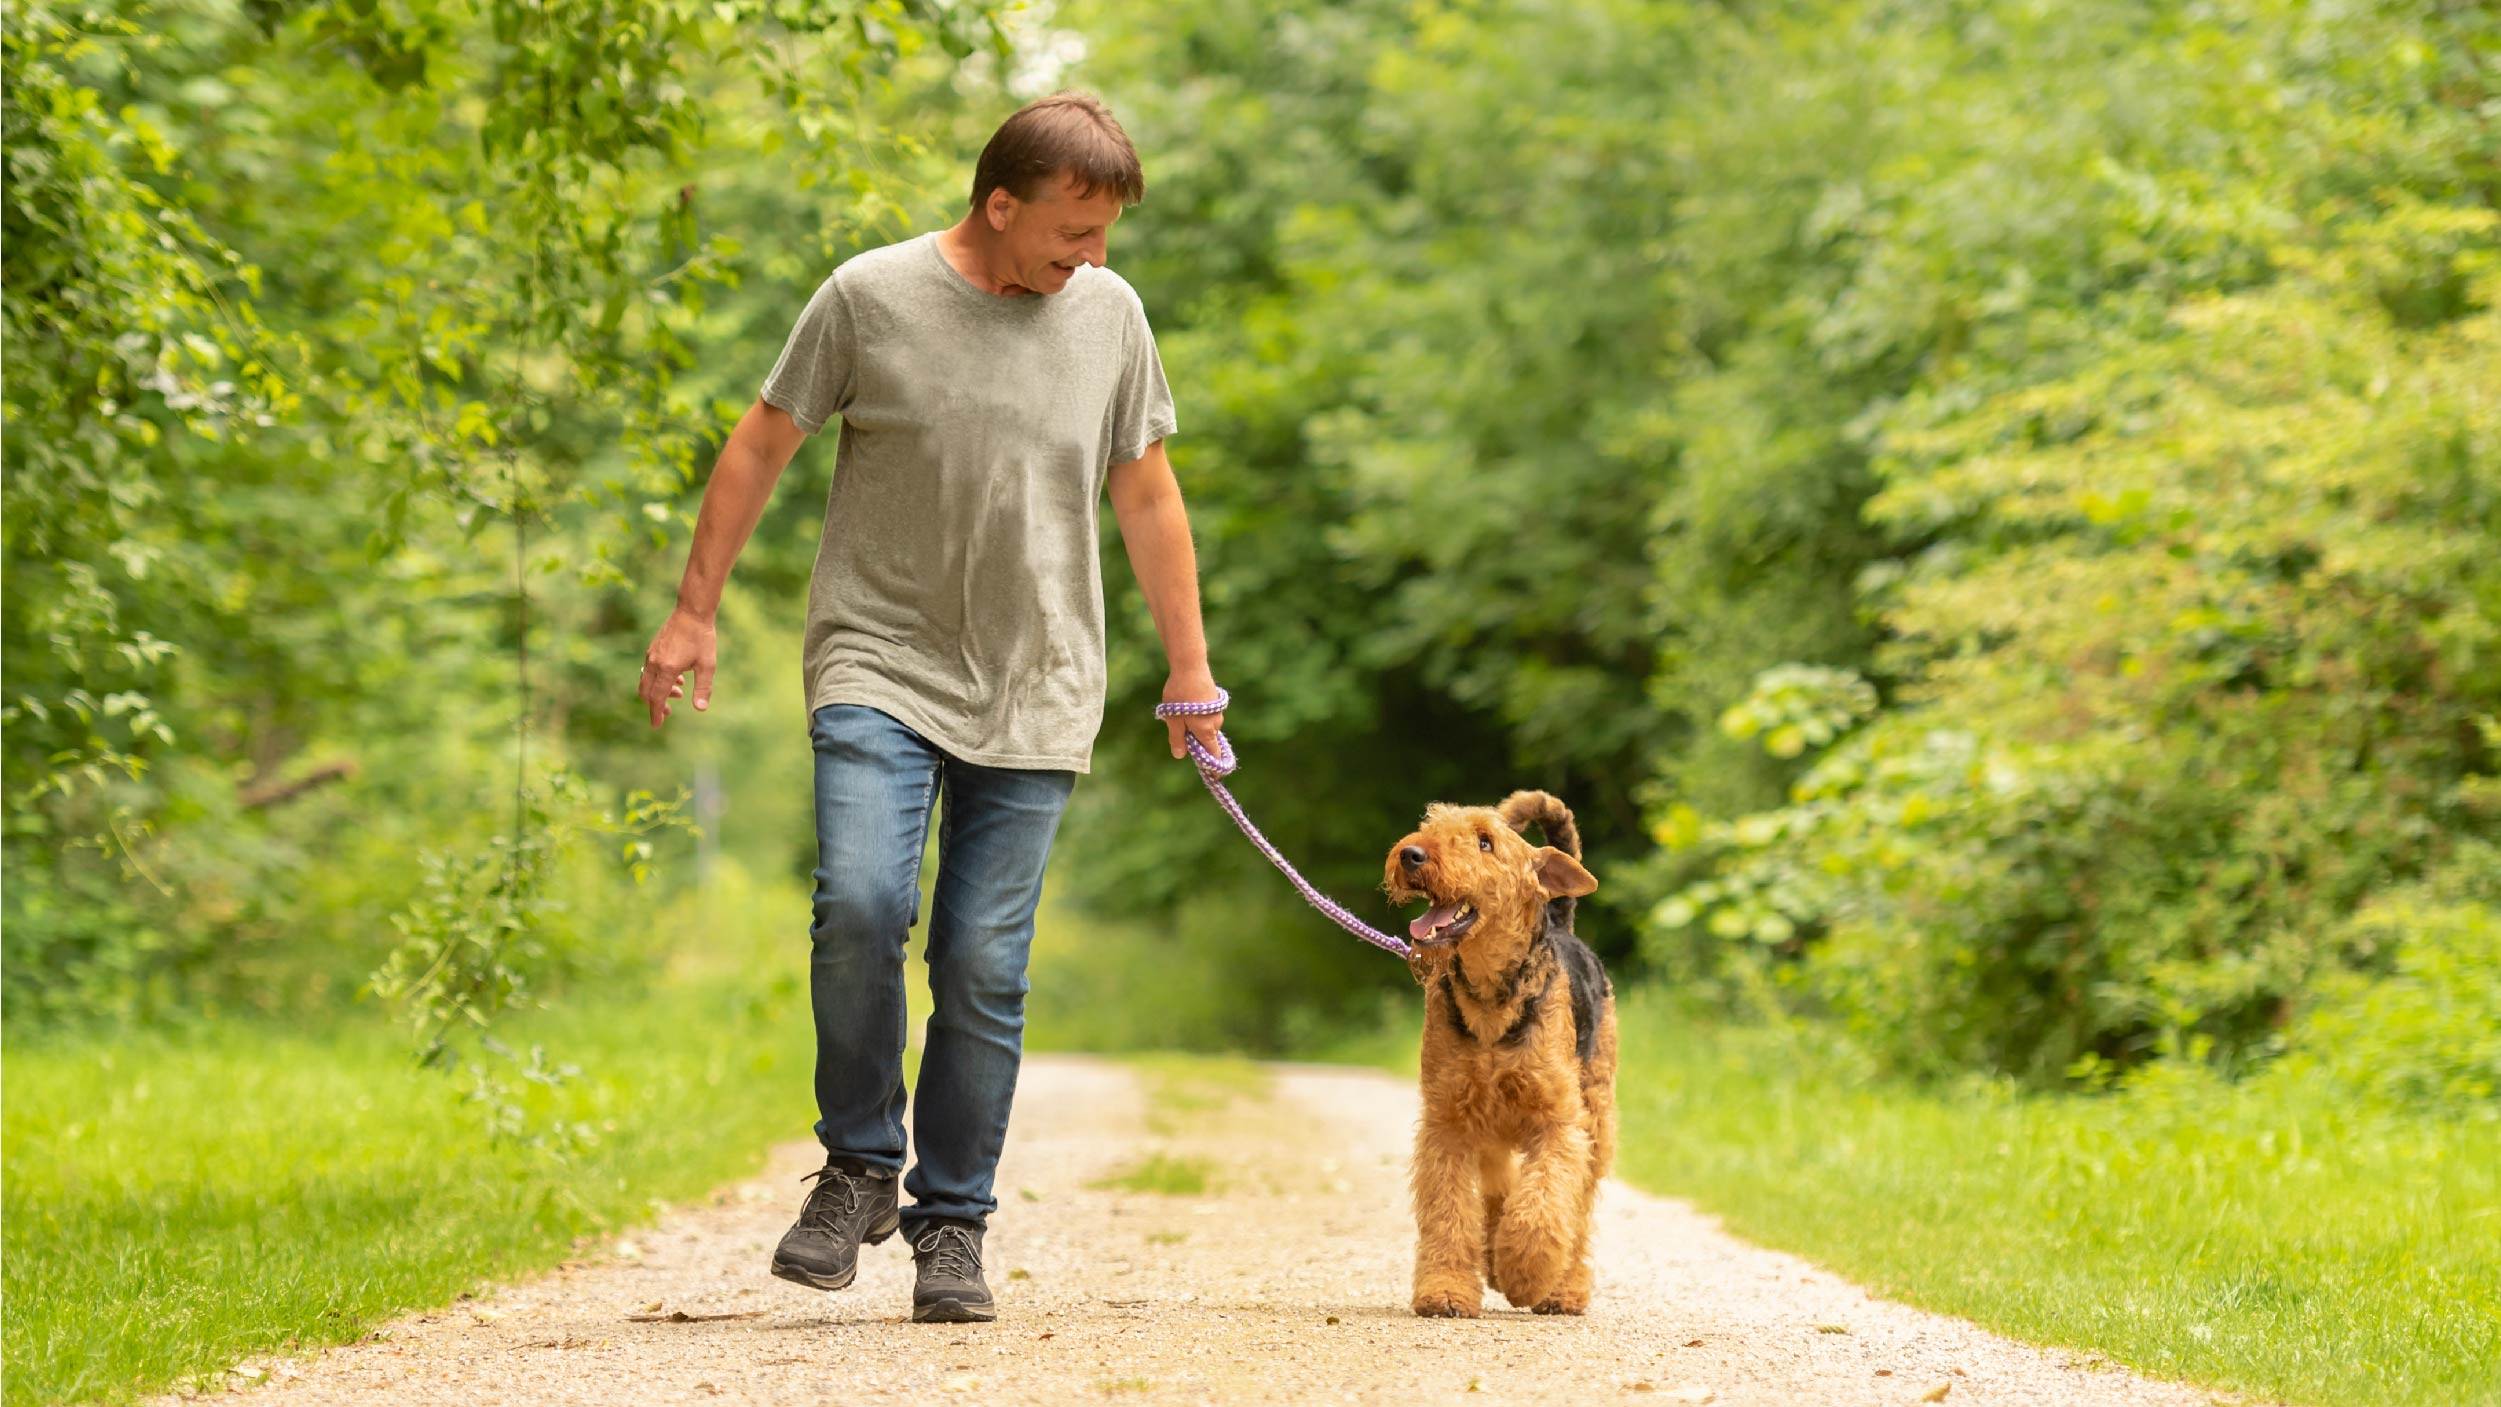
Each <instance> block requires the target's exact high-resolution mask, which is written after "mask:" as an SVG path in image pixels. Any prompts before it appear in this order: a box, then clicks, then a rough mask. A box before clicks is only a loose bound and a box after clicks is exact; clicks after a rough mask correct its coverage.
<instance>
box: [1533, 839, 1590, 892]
mask: <svg viewBox="0 0 2501 1407" xmlns="http://www.w3.org/2000/svg"><path fill="white" fill-rule="evenodd" d="M1537 887H1538V888H1540V889H1543V890H1544V891H1546V897H1548V898H1550V899H1560V898H1562V897H1564V896H1565V895H1580V894H1586V893H1588V892H1589V891H1591V890H1593V889H1595V888H1597V887H1598V879H1597V876H1595V875H1592V874H1591V873H1590V872H1589V871H1587V870H1585V869H1582V868H1581V862H1580V861H1578V860H1575V859H1573V858H1572V857H1571V856H1570V855H1568V854H1566V853H1565V852H1563V851H1561V850H1557V849H1555V848H1554V847H1553V846H1551V845H1540V846H1538V847H1537Z"/></svg>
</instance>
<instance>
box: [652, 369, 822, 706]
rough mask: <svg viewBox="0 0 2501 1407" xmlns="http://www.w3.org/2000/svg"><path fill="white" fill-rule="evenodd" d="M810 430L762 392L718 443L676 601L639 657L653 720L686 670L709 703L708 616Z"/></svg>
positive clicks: (712, 653)
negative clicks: (723, 441)
mask: <svg viewBox="0 0 2501 1407" xmlns="http://www.w3.org/2000/svg"><path fill="white" fill-rule="evenodd" d="M807 437H808V436H807V432H806V431H804V430H802V429H800V428H799V425H798V422H796V421H794V420H792V419H791V418H790V413H789V412H788V411H786V410H783V409H782V408H780V407H779V406H775V405H771V404H769V403H767V402H765V401H763V400H760V399H759V400H758V401H757V402H756V403H755V404H754V405H751V406H749V407H747V413H746V414H745V415H743V416H741V417H739V420H738V425H737V427H736V428H734V429H732V430H731V431H730V436H729V442H728V443H726V444H724V445H722V446H721V457H720V458H719V459H718V460H716V461H715V462H714V463H713V466H712V478H711V480H710V482H708V483H706V484H705V485H704V490H703V506H702V507H701V508H699V509H698V510H697V511H696V514H695V540H694V544H693V545H692V546H691V547H690V548H688V550H687V554H686V572H685V575H684V576H683V577H681V578H680V579H679V581H678V586H677V606H676V608H675V609H674V610H672V611H670V613H669V618H668V620H667V621H666V622H665V623H663V624H662V625H661V627H660V633H659V634H658V635H656V636H654V637H653V639H652V642H651V648H650V649H649V650H648V651H646V652H645V653H644V656H643V674H642V681H641V684H640V687H639V688H638V689H637V693H638V694H639V695H640V696H641V698H642V700H643V702H644V704H645V705H647V706H648V707H649V708H650V710H651V726H652V727H654V728H657V727H659V726H660V724H661V722H662V720H664V719H666V718H667V717H668V716H669V700H671V699H673V698H677V697H679V696H680V695H681V694H683V693H684V692H685V686H684V685H683V684H682V683H681V682H680V680H681V678H682V676H684V675H685V674H686V673H687V671H689V670H692V671H693V672H694V675H695V697H694V704H695V707H696V708H697V709H706V708H709V707H711V705H712V667H713V662H714V659H715V657H716V655H717V651H718V645H717V641H716V640H715V637H714V633H713V618H714V616H715V615H716V614H718V612H719V611H720V607H721V590H722V588H723V587H724V586H726V585H727V584H728V582H729V571H730V567H731V565H732V564H734V563H735V562H736V561H737V560H738V554H739V552H740V551H741V550H742V549H744V548H745V547H746V545H747V539H748V537H749V536H751V535H752V534H753V533H754V532H755V527H756V522H757V520H758V519H760V518H762V517H763V516H764V505H765V503H766V502H767V501H768V500H770V499H771V498H772V496H773V486H774V485H775V484H776V483H778V482H779V481H780V479H781V476H782V470H783V468H784V467H786V466H787V465H788V464H789V463H790V459H791V456H792V455H794V454H796V453H798V451H799V446H800V445H801V444H802V443H804V442H805V441H806V440H807Z"/></svg>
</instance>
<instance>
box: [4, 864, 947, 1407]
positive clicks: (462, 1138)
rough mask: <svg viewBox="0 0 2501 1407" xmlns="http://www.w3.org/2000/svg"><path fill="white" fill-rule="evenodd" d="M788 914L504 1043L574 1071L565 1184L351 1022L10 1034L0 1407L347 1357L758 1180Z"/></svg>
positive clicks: (739, 928) (781, 1106) (782, 1064)
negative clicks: (575, 1148) (503, 1282)
mask: <svg viewBox="0 0 2501 1407" xmlns="http://www.w3.org/2000/svg"><path fill="white" fill-rule="evenodd" d="M794 902H795V903H797V904H798V905H799V909H798V911H799V912H802V913H804V912H805V909H804V899H803V898H802V899H800V900H796V901H794V900H792V899H791V898H790V896H789V895H788V894H787V893H780V892H767V893H763V894H757V893H754V892H751V891H741V892H739V893H736V894H733V895H731V896H730V897H729V898H728V899H727V900H726V901H723V902H719V903H716V905H715V906H714V907H711V908H709V909H708V910H707V911H706V913H707V917H708V919H709V920H710V921H711V922H712V923H713V924H715V925H717V927H714V928H713V929H712V930H711V931H713V932H714V933H715V934H716V935H717V936H718V937H719V939H720V941H718V942H716V943H714V944H712V945H710V946H708V947H707V949H706V950H705V952H704V953H703V954H702V955H701V956H700V957H699V958H698V959H697V960H698V961H699V962H700V963H701V964H702V966H701V967H700V968H696V969H689V968H687V967H685V966H684V965H681V967H680V969H679V970H677V971H676V972H674V973H673V975H671V976H670V977H668V978H667V979H664V980H661V981H659V982H656V983H654V984H652V985H651V986H649V987H647V988H646V989H644V990H643V991H641V992H638V993H633V994H610V995H604V996H595V995H591V994H584V995H582V996H580V997H577V998H570V999H568V1000H567V1003H566V1004H565V1005H564V1006H563V1007H562V1008H560V1009H559V1010H556V1011H549V1012H540V1013H533V1014H532V1015H531V1016H530V1017H528V1018H527V1019H525V1020H521V1021H516V1022H514V1023H512V1025H511V1028H510V1029H508V1030H504V1031H503V1032H502V1034H503V1035H504V1036H505V1038H506V1039H508V1040H524V1041H527V1040H535V1041H539V1042H542V1043H544V1044H545V1046H546V1047H547V1049H548V1052H549V1057H550V1059H551V1061H565V1062H571V1063H574V1064H577V1065H579V1066H580V1067H581V1070H582V1073H581V1074H580V1075H579V1076H578V1077H577V1078H576V1079H575V1080H574V1081H572V1082H570V1083H569V1084H567V1085H566V1086H564V1087H562V1088H561V1089H560V1090H559V1091H557V1092H556V1093H555V1094H554V1095H552V1096H550V1098H551V1099H552V1101H553V1107H554V1112H556V1113H558V1114H560V1115H561V1117H563V1118H566V1119H580V1120H585V1121H588V1122H589V1123H590V1124H591V1125H592V1127H593V1128H595V1129H596V1130H597V1131H598V1133H599V1139H598V1142H597V1143H596V1144H595V1145H594V1146H593V1147H592V1149H591V1150H590V1151H589V1152H588V1153H586V1154H585V1155H583V1156H582V1158H581V1159H580V1160H579V1161H578V1162H577V1163H575V1164H573V1165H570V1166H566V1165H561V1164H558V1163H555V1162H553V1161H552V1160H550V1159H548V1158H546V1157H545V1156H544V1155H542V1154H539V1153H536V1152H533V1151H532V1150H530V1149H529V1148H527V1147H526V1146H521V1145H514V1144H505V1145H500V1146H499V1145H496V1144H495V1143H493V1142H492V1141H491V1140H490V1139H489V1138H488V1137H487V1134H486V1131H485V1127H484V1124H483V1120H482V1117H481V1114H480V1111H479V1110H478V1109H476V1108H475V1107H473V1106H468V1105H464V1104H463V1103H462V1102H461V1099H460V1096H459V1090H458V1086H457V1083H456V1082H455V1081H454V1080H452V1079H449V1078H447V1077H445V1076H444V1075H442V1074H439V1073H436V1072H434V1071H430V1070H421V1069H418V1068H416V1067H415V1066H414V1065H413V1064H412V1062H411V1059H410V1056H409V1052H408V1049H407V1047H406V1046H405V1045H404V1044H403V1043H401V1042H400V1041H399V1040H398V1039H396V1038H395V1037H394V1035H393V1034H392V1033H390V1032H388V1031H385V1030H381V1029H377V1027H376V1025H375V1024H374V1023H373V1022H372V1021H371V1020H370V1018H368V1019H367V1020H366V1021H364V1022H361V1023H358V1022H342V1023H340V1024H339V1025H338V1026H337V1027H336V1028H335V1029H332V1030H329V1031H326V1032H320V1033H308V1032H302V1031H290V1030H284V1029H278V1028H275V1027H272V1026H268V1025H253V1024H243V1023H221V1024H217V1025H201V1026H198V1027H194V1028H191V1029H188V1030H182V1031H175V1032H159V1033H152V1034H141V1033H129V1032H120V1033H114V1034H112V1035H110V1036H96V1037H68V1036H59V1035H54V1036H49V1037H46V1036H42V1035H28V1034H26V1033H22V1032H11V1033H10V1036H9V1046H8V1061H7V1065H6V1069H5V1072H4V1073H0V1078H4V1079H5V1100H6V1106H5V1107H6V1120H5V1124H4V1125H0V1143H4V1144H5V1157H6V1162H7V1167H8V1176H7V1181H6V1187H5V1192H4V1193H0V1252H4V1255H5V1263H4V1264H0V1288H4V1289H5V1294H6V1298H7V1303H8V1315H7V1322H6V1328H5V1339H4V1340H0V1345H4V1346H5V1352H6V1358H7V1363H8V1374H7V1379H8V1381H7V1388H6V1394H5V1401H6V1402H7V1403H8V1404H10V1407H16V1404H20V1403H35V1402H54V1401H87V1400H98V1399H100V1400H104V1401H112V1402H119V1401H127V1400H129V1399H131V1398H132V1397H134V1396H137V1395H139V1394H140V1393H143V1392H147V1391H151V1390H155V1389H159V1388H162V1387H166V1386H169V1385H174V1384H178V1383H183V1382H201V1381H204V1380H214V1379H215V1378H217V1377H218V1376H219V1375H222V1374H223V1373H224V1372H225V1370H226V1369H228V1368H229V1367H231V1366H233V1365H234V1364H235V1363H236V1362H237V1361H238V1360H240V1359H243V1358H246V1357H250V1356H258V1355H265V1354H270V1353H274V1352H283V1351H287V1350H292V1349H303V1348H313V1347H318V1346H321V1345H326V1344H334V1343H342V1342H346V1341H348V1340H351V1339H354V1338H356V1337H358V1336H359V1335H361V1334H362V1333H364V1332H365V1331H366V1329H367V1328H368V1327H370V1326H371V1325H373V1324H374V1323H376V1322H378V1321H380V1320H384V1319H387V1318H389V1317H391V1316H393V1315H395V1314H398V1313H401V1312H404V1311H406V1310H410V1309H414V1308H418V1307H423V1306H429V1305H436V1304H441V1303H444V1302H446V1301H449V1300H451V1299H453V1298H455V1297H456V1296H457V1295H459V1294H460V1292H461V1291H463V1290H466V1289H469V1288H471V1287H473V1286H475V1285H477V1284H480V1283H481V1282H484V1281H489V1280H495V1279H502V1278H506V1277H510V1276H514V1275H520V1274H525V1273H528V1272H530V1271H534V1270H537V1269H541V1268H543V1267H546V1266H548V1265H552V1264H554V1263H555V1262H556V1261H558V1260H560V1259H562V1258H564V1257H565V1256H566V1255H567V1254H568V1253H569V1252H570V1251H572V1249H573V1248H574V1247H575V1245H576V1244H577V1240H578V1239H579V1238H583V1237H586V1236H607V1235H613V1234H614V1233H616V1232H618V1231H620V1230H622V1229H624V1228H627V1227H630V1226H633V1225H636V1224H638V1223H641V1222H644V1221H647V1220H649V1219H650V1218H651V1217H652V1216H653V1215H655V1214H656V1213H657V1211H658V1210H659V1209H660V1208H661V1206H662V1205H664V1204H666V1203H669V1202H676V1201H682V1200H686V1199H690V1198H694V1197H697V1196H700V1195H701V1194H703V1193H705V1192H707V1191H709V1190H710V1189H711V1188H713V1187H714V1186H716V1185H718V1184H720V1183H722V1182H724V1181H728V1180H731V1179H734V1178H737V1177H741V1176H744V1175H747V1174H750V1173H752V1172H753V1171H754V1170H755V1169H756V1168H757V1167H758V1166H759V1165H760V1162H761V1159H762V1157H763V1154H764V1151H765V1150H766V1149H767V1148H768V1147H769V1146H771V1145H772V1144H775V1143H778V1142H782V1141H785V1140H788V1139H792V1138H804V1137H806V1135H807V1130H808V1124H809V1122H810V1120H811V1119H813V1117H814V1102H813V1099H812V1097H811V1094H810V1083H809V1082H810V1071H811V1068H812V1064H813V1059H814V1043H813V1038H812V1036H811V1035H810V1032H809V1025H808V1010H807V993H806V988H805V975H806V966H807V964H806V949H805V946H804V942H802V943H801V944H799V945H798V946H796V947H794V946H793V945H792V944H791V943H789V942H788V941H787V935H786V934H784V933H783V932H782V930H783V929H786V928H788V927H789V925H788V924H787V923H786V922H784V923H780V924H779V926H778V927H776V926H775V923H776V921H777V920H784V919H787V917H788V914H789V912H790V910H791V906H792V904H793V903H794ZM738 933H748V934H753V935H755V939H756V941H754V942H752V943H751V942H747V941H744V940H743V939H741V940H738V941H732V940H731V936H730V935H732V934H738ZM909 1059H910V1057H907V1061H908V1060H909ZM802 1190H803V1189H801V1188H799V1187H798V1186H796V1185H795V1184H794V1185H793V1186H792V1188H791V1189H790V1191H791V1197H792V1206H793V1207H794V1208H795V1207H796V1206H797V1202H798V1197H799V1195H800V1194H801V1192H802ZM758 1269H759V1271H761V1269H762V1267H758Z"/></svg>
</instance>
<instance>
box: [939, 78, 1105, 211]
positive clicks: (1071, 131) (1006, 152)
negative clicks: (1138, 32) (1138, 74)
mask: <svg viewBox="0 0 2501 1407" xmlns="http://www.w3.org/2000/svg"><path fill="white" fill-rule="evenodd" d="M1063 170H1064V171H1066V172H1067V173H1068V174H1069V175H1070V176H1071V177H1073V178H1074V179H1075V180H1076V182H1077V192H1076V194H1077V198H1078V199H1079V200H1086V199H1090V198H1092V196H1093V195H1094V193H1095V192H1096V191H1099V190H1101V189H1103V188H1104V187H1106V186H1108V187H1110V188H1111V189H1112V190H1114V191H1116V192H1118V193H1119V196H1120V203H1121V204H1122V205H1135V204H1137V203H1138V202H1139V201H1141V200H1144V199H1146V173H1145V172H1143V171H1141V170H1139V169H1138V153H1137V149H1136V148H1134V147H1132V146H1130V145H1129V134H1128V133H1126V132H1124V131H1122V130H1120V123H1119V121H1118V120H1117V119H1115V118H1114V117H1113V116H1112V110H1111V109H1110V108H1108V107H1105V106H1104V105H1103V100H1102V99H1100V98H1097V97H1095V96H1094V95H1093V94H1092V93H1083V92H1077V91H1075V90H1062V91H1060V92H1057V93H1053V94H1051V95H1050V96H1049V97H1046V98H1036V99H1034V100H1033V101H1032V102H1029V103H1027V104H1025V105H1024V106H1023V107H1020V108H1018V109H1017V110H1016V113H1015V115H1014V116H1012V117H1010V118H1008V119H1007V120H1006V121H1005V122H1002V123H1000V124H999V130H998V131H996V132H993V133H991V134H990V144H989V145H988V146H985V147H983V148H982V149H981V160H980V161H978V162H977V163H975V164H974V166H973V203H972V208H973V209H975V210H979V209H980V208H981V207H982V206H983V205H984V204H985V203H987V202H988V201H989V199H990V192H992V191H993V190H997V189H999V188H1000V187H1005V188H1006V190H1007V193H1008V194H1009V195H1012V196H1014V197H1016V198H1017V199H1018V200H1033V199H1035V198H1037V197H1039V196H1040V195H1042V194H1043V192H1044V191H1045V189H1046V187H1045V185H1044V183H1045V182H1046V181H1047V180H1048V179H1049V178H1050V177H1051V174H1052V173H1053V172H1056V171H1063Z"/></svg>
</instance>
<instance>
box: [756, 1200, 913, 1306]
mask: <svg viewBox="0 0 2501 1407" xmlns="http://www.w3.org/2000/svg"><path fill="white" fill-rule="evenodd" d="M902 1225H903V1213H902V1210H901V1209H900V1208H898V1209H896V1210H895V1211H892V1212H888V1213H887V1214H886V1221H885V1224H884V1225H882V1226H872V1227H870V1228H869V1229H868V1230H867V1231H866V1232H864V1233H862V1234H861V1236H860V1244H861V1245H864V1246H874V1245H876V1244H877V1243H878V1242H880V1241H883V1240H885V1239H886V1238H887V1237H889V1236H892V1235H893V1234H894V1233H895V1231H896V1229H897V1228H899V1227H901V1226H902ZM773 1274H774V1275H776V1276H778V1277H780V1278H781V1279H784V1280H787V1281H789V1282H790V1283H792V1284H794V1285H805V1286H807V1287H808V1288H809V1289H811V1290H839V1289H843V1288H846V1287H847V1286H849V1285H850V1283H851V1282H852V1281H854V1280H857V1279H859V1278H860V1261H859V1258H858V1257H857V1256H854V1257H852V1260H851V1269H850V1270H849V1271H847V1272H845V1273H844V1274H841V1275H819V1274H817V1273H816V1272H815V1271H813V1270H810V1269H808V1268H807V1267H806V1266H803V1265H800V1264H798V1263H797V1262H795V1261H787V1260H783V1259H782V1258H781V1255H780V1253H779V1252H776V1253H775V1254H774V1256H773Z"/></svg>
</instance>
